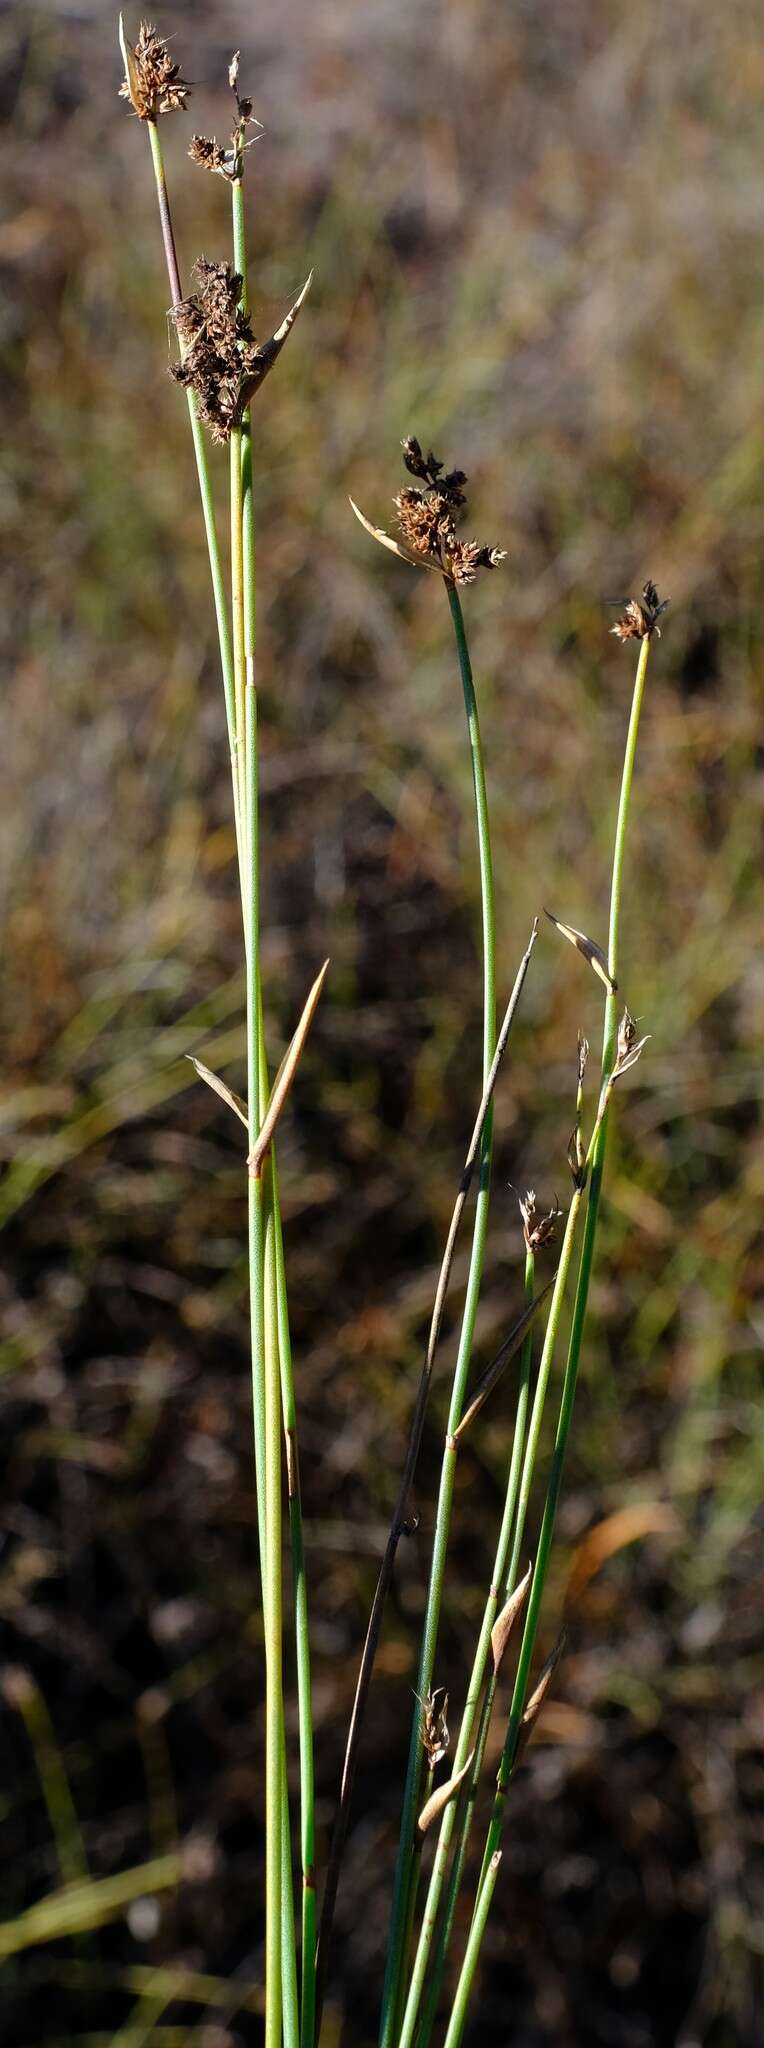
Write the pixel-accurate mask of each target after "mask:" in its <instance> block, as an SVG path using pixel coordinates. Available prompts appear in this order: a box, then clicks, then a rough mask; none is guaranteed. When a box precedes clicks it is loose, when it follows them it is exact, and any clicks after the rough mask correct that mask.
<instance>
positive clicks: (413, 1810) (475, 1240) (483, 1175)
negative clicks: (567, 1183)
mask: <svg viewBox="0 0 764 2048" xmlns="http://www.w3.org/2000/svg"><path fill="white" fill-rule="evenodd" d="M446 591H447V595H448V603H449V608H450V612H451V619H452V623H453V628H454V636H455V639H456V649H457V654H458V657H459V668H460V672H461V679H462V688H463V691H464V705H465V711H466V714H467V730H468V734H469V744H470V757H471V762H472V781H473V789H474V795H475V812H476V819H477V838H478V852H479V859H480V894H481V909H482V925H483V1082H484V1084H485V1082H486V1080H487V1078H488V1074H489V1072H490V1068H491V1061H492V1059H493V1051H494V1043H495V1034H496V985H495V933H494V903H493V868H492V862H491V842H490V829H489V819H488V798H487V793H486V783H485V765H484V760H483V747H482V741H481V737H480V723H479V719H478V709H477V700H476V697H475V686H474V681H473V676H472V665H471V662H470V656H469V648H468V646H467V638H466V634H465V630H464V618H463V614H462V608H461V604H460V602H459V595H458V592H457V591H456V589H455V588H454V586H453V584H451V583H448V582H447V583H446ZM492 1142H493V1119H492V1115H491V1112H490V1110H489V1112H488V1114H487V1116H486V1119H485V1122H484V1125H483V1133H482V1138H481V1147H480V1181H479V1186H478V1194H477V1201H476V1205H475V1221H474V1226H473V1235H472V1250H471V1254H470V1266H469V1274H468V1278H467V1291H466V1297H465V1303H464V1311H463V1315H462V1326H461V1333H460V1339H459V1350H458V1355H457V1360H456V1366H455V1369H454V1378H453V1383H452V1389H451V1401H450V1407H449V1415H448V1424H447V1430H446V1440H445V1445H444V1450H443V1462H442V1466H441V1476H440V1486H439V1491H438V1504H437V1510H436V1518H435V1535H434V1540H433V1552H432V1563H431V1567H430V1582H429V1586H428V1592H427V1605H426V1608H425V1615H424V1622H423V1625H422V1643H421V1650H420V1658H419V1671H418V1676H417V1686H416V1690H417V1694H418V1698H417V1702H416V1706H415V1710H414V1715H413V1719H412V1727H411V1741H410V1746H409V1759H408V1770H407V1776H406V1789H405V1793H404V1801H403V1814H402V1818H401V1831H400V1842H399V1849H398V1864H397V1869H396V1876H395V1890H394V1895H393V1910H392V1919H391V1926H390V1940H389V1946H388V1954H387V1968H386V1972H385V1984H384V1990H383V1994H382V2021H381V2027H380V2036H379V2043H380V2048H393V2038H394V2022H395V2013H396V2008H397V2004H398V1987H399V1983H400V1976H401V1971H402V1970H403V1968H404V1967H405V1953H404V1930H405V1926H406V1919H407V1910H408V1893H409V1884H410V1881H411V1868H412V1853H413V1847H414V1830H415V1826H416V1814H417V1807H418V1802H419V1797H420V1790H421V1781H422V1757H423V1750H422V1739H421V1738H422V1717H423V1711H424V1710H423V1707H422V1705H421V1701H422V1700H424V1699H426V1698H427V1695H428V1694H429V1692H430V1690H431V1688H432V1679H433V1670H434V1665H435V1652H436V1648H437V1638H438V1625H439V1621H440V1608H441V1600H442V1594H443V1580H444V1575H445V1567H446V1551H447V1546H448V1532H449V1526H450V1521H451V1504H452V1500H453V1488H454V1478H455V1472H456V1445H455V1443H454V1430H455V1429H456V1428H457V1427H458V1424H459V1420H460V1417H461V1413H462V1408H463V1406H464V1396H465V1391H466V1386H467V1376H468V1373H469V1367H470V1360H471V1357H472V1345H473V1339H474V1334H475V1319H476V1316H477V1307H478V1298H479V1295H480V1285H481V1281H482V1277H483V1258H484V1254H485V1241H486V1233H487V1228H488V1202H489V1195H490V1179H491V1152H492Z"/></svg>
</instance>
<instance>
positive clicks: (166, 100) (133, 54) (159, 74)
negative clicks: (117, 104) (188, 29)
mask: <svg viewBox="0 0 764 2048" xmlns="http://www.w3.org/2000/svg"><path fill="white" fill-rule="evenodd" d="M120 31H121V23H120ZM121 42H122V51H123V55H124V59H125V76H124V78H123V80H122V84H121V86H120V88H119V96H120V99H123V100H129V101H130V105H131V107H132V109H133V112H134V113H135V114H137V115H138V119H139V121H156V120H157V118H158V116H159V115H160V114H174V113H176V112H182V111H183V109H184V107H185V106H186V103H187V100H188V97H189V93H190V91H191V87H190V85H188V84H187V83H186V80H185V79H184V78H181V75H180V65H179V64H174V63H173V61H172V58H171V56H170V52H169V50H168V48H167V44H166V43H165V42H164V41H163V39H162V37H161V36H159V35H157V32H156V29H155V28H152V26H151V22H150V21H142V22H141V25H140V28H139V30H138V40H137V42H136V43H135V45H132V44H130V43H128V42H127V40H126V38H125V36H124V35H123V34H121Z"/></svg>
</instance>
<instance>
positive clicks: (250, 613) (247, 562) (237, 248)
mask: <svg viewBox="0 0 764 2048" xmlns="http://www.w3.org/2000/svg"><path fill="white" fill-rule="evenodd" d="M231 212H232V219H233V267H234V270H235V271H236V272H237V273H238V275H239V277H240V278H241V281H242V284H241V308H242V312H244V313H248V312H249V286H248V282H247V240H246V231H245V221H244V184H243V181H242V179H241V178H235V179H234V182H233V184H232V186H231ZM241 482H242V533H243V544H244V545H243V553H244V645H245V653H246V655H251V654H253V653H254V647H255V531H254V505H253V498H252V415H251V412H250V410H249V408H247V411H246V412H245V414H244V417H243V419H242V423H241Z"/></svg>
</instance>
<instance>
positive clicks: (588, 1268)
mask: <svg viewBox="0 0 764 2048" xmlns="http://www.w3.org/2000/svg"><path fill="white" fill-rule="evenodd" d="M649 653H650V641H649V638H647V637H646V638H645V639H643V641H642V644H641V647H640V652H639V661H638V664H637V673H636V677H635V682H634V693H633V698H632V706H631V717H630V720H629V730H628V735H627V740H626V751H625V755H624V763H623V772H622V776H621V793H620V799H619V804H618V817H617V821H616V830H615V843H614V848H613V869H612V881H611V890H610V929H609V941H608V969H609V973H610V977H611V980H612V981H613V982H614V983H616V982H617V980H618V967H619V942H620V926H621V899H622V885H623V866H624V854H625V848H626V832H627V827H628V821H629V811H630V806H631V792H632V784H633V779H634V763H635V758H636V750H637V738H638V734H639V722H640V716H641V711H642V701H643V697H644V689H645V680H646V676H647V664H648V659H649ZM616 1032H617V997H616V992H614V991H613V990H610V989H609V990H608V994H607V998H606V1001H605V1019H604V1028H603V1042H602V1078H603V1084H604V1092H603V1094H602V1096H601V1098H600V1109H599V1111H598V1116H597V1122H596V1125H595V1129H594V1132H593V1134H592V1141H591V1145H590V1148H589V1160H590V1166H589V1199H588V1203H587V1212H586V1226H585V1230H584V1240H583V1245H582V1249H581V1261H580V1265H579V1271H578V1281H577V1286H576V1294H575V1300H574V1304H573V1316H572V1321H571V1330H570V1338H569V1341H568V1355H567V1361H566V1365H565V1375H564V1379H563V1387H562V1395H561V1399H560V1411H559V1417H558V1422H557V1431H556V1435H555V1443H554V1451H553V1454H552V1463H551V1468H550V1474H549V1481H548V1485H547V1493H546V1500H545V1504H544V1513H543V1518H542V1523H541V1530H540V1534H539V1540H538V1548H537V1551H536V1561H535V1565H534V1571H533V1581H532V1584H531V1591H530V1596H529V1600H528V1606H527V1609H526V1615H525V1625H524V1628H523V1639H522V1643H521V1646H520V1655H519V1658H518V1665H517V1674H516V1678H515V1686H514V1691H513V1695H512V1705H511V1708H510V1715H509V1724H508V1727H507V1735H506V1740H505V1743H504V1749H503V1752H502V1758H501V1764H500V1766H499V1772H498V1777H497V1786H496V1798H495V1801H494V1809H493V1815H492V1818H491V1823H490V1826H489V1829H488V1837H487V1841H486V1847H485V1854H484V1858H483V1869H482V1872H481V1879H480V1886H479V1890H478V1897H477V1902H476V1906H475V1916H474V1919H473V1930H474V1925H475V1922H476V1920H477V1917H478V1914H481V1915H482V1919H483V1925H485V1913H484V1912H483V1894H484V1892H485V1889H486V1886H487V1884H488V1877H489V1867H490V1863H491V1859H492V1857H493V1855H494V1854H495V1852H496V1850H497V1849H498V1847H499V1843H500V1840H501V1834H502V1829H503V1824H504V1811H505V1805H506V1795H507V1789H508V1786H509V1782H510V1779H511V1776H512V1770H513V1767H514V1762H515V1756H516V1753H517V1745H518V1738H519V1734H520V1724H521V1721H522V1715H523V1709H524V1705H525V1696H526V1691H527V1686H528V1679H529V1676H530V1667H531V1662H532V1658H533V1651H534V1647H535V1642H536V1632H537V1628H538V1621H539V1614H540V1610H541V1603H542V1599H543V1594H544V1587H545V1584H546V1577H547V1571H548V1568H549V1558H550V1554H551V1549H552V1539H553V1536H554V1527H555V1519H556V1515H557V1505H558V1501H559V1497H560V1487H561V1485H562V1475H563V1469H564V1464H565V1454H566V1451H567V1446H568V1438H569V1435H570V1425H571V1420H572V1415H573V1404H574V1400H575V1393H576V1382H577V1378H578V1368H579V1362H580V1357H581V1343H582V1338H583V1332H584V1324H585V1319H586V1308H587V1300H588V1293H589V1282H590V1279H591V1272H592V1263H593V1257H594V1243H595V1237H596V1231H597V1218H598V1213H599V1202H600V1194H601V1189H602V1174H603V1167H604V1162H605V1150H606V1145H607V1125H608V1105H609V1096H610V1085H609V1084H610V1079H611V1076H612V1071H613V1062H614V1054H615V1046H616ZM576 1195H579V1199H580V1191H579V1190H576ZM576 1195H574V1198H573V1200H574V1202H575V1200H576ZM572 1209H573V1203H571V1212H569V1218H568V1222H569V1223H570V1213H572ZM566 1237H567V1232H566ZM561 1264H562V1261H561ZM553 1310H554V1299H553V1304H552V1310H551V1311H550V1322H551V1320H552V1314H553Z"/></svg>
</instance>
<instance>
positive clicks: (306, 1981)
mask: <svg viewBox="0 0 764 2048" xmlns="http://www.w3.org/2000/svg"><path fill="white" fill-rule="evenodd" d="M272 1174H273V1198H274V1201H273V1205H274V1216H275V1222H276V1283H277V1292H278V1320H279V1356H280V1359H281V1405H282V1412H283V1422H284V1437H285V1442H286V1468H287V1492H288V1497H289V1530H290V1538H291V1547H292V1570H293V1578H294V1607H295V1643H296V1652H297V1706H298V1715H299V1724H300V1843H301V1859H302V1996H301V2002H300V2013H301V2042H302V2048H313V2039H314V2033H315V2021H316V1879H315V1790H314V1771H313V1710H312V1687H311V1671H310V1636H309V1630H308V1587H307V1578H306V1572H305V1545H304V1539H303V1526H302V1502H301V1498H300V1466H299V1459H298V1453H297V1410H296V1404H295V1391H294V1375H293V1370H292V1346H291V1340H290V1332H289V1308H288V1302H287V1291H286V1271H285V1264H284V1240H283V1232H282V1227H281V1216H280V1213H279V1204H278V1184H277V1177H276V1159H275V1154H272ZM290 1874H291V1873H290ZM289 1889H290V1891H291V1884H290V1887H289Z"/></svg>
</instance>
